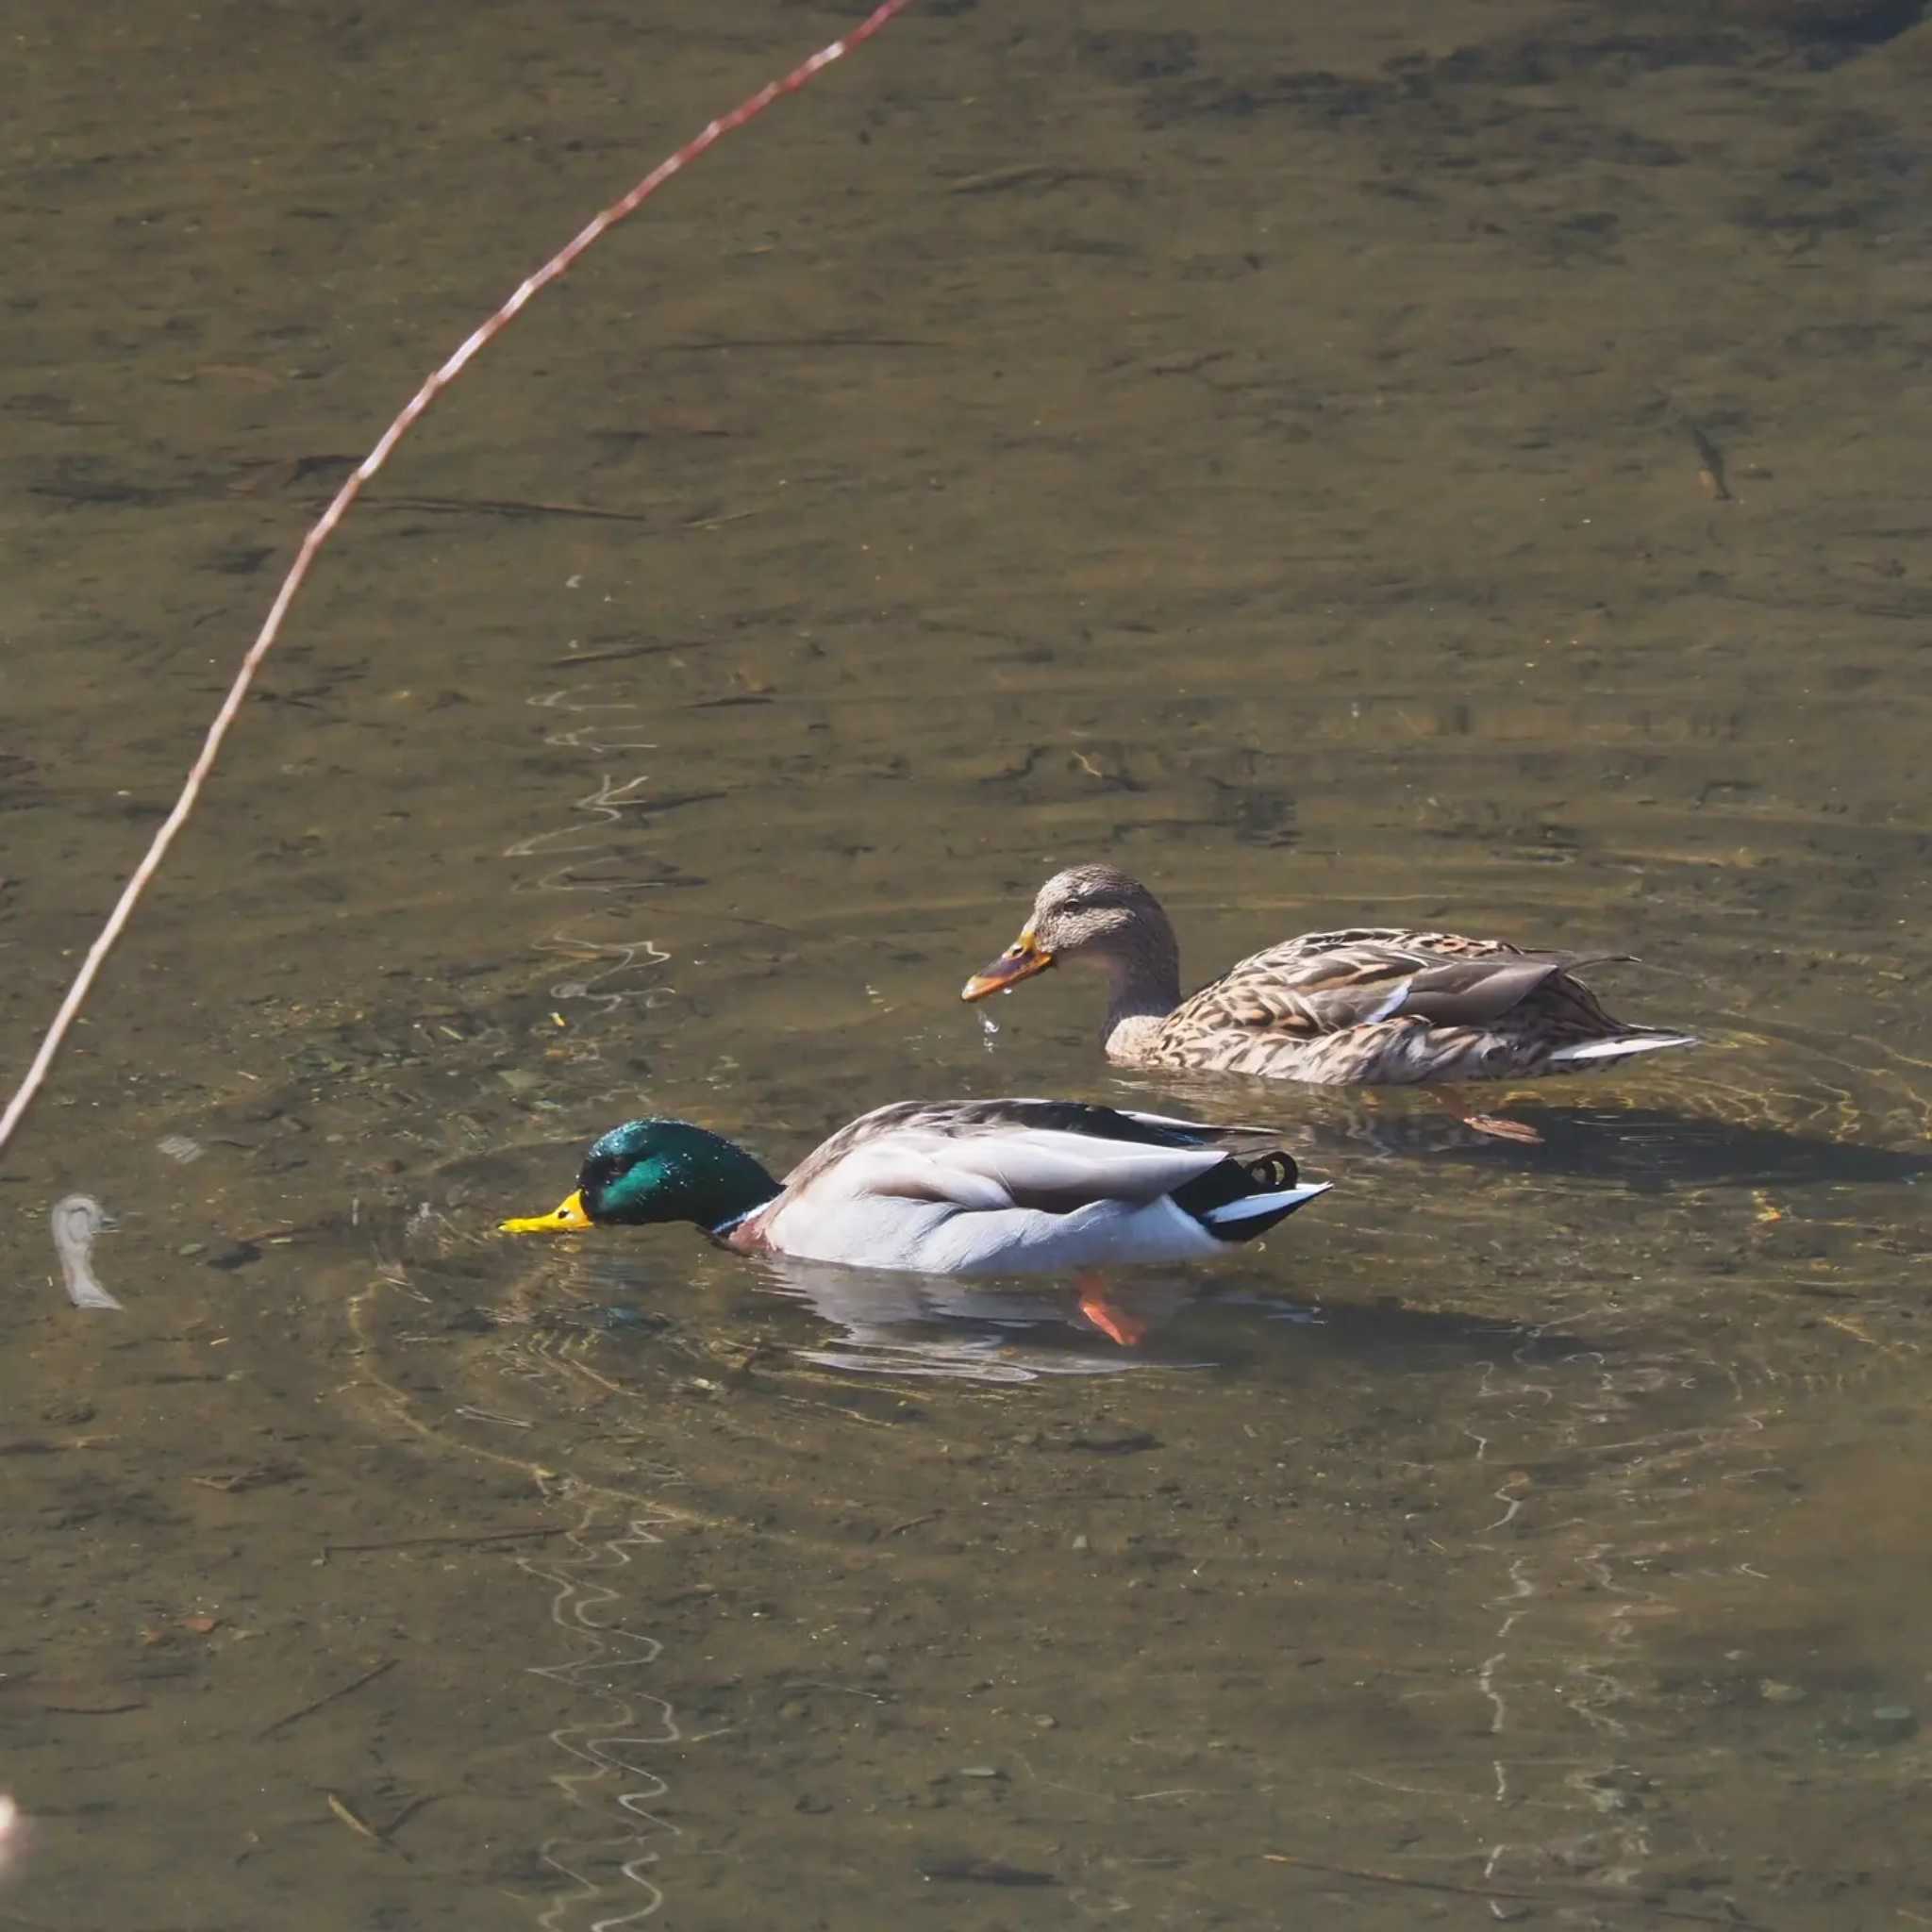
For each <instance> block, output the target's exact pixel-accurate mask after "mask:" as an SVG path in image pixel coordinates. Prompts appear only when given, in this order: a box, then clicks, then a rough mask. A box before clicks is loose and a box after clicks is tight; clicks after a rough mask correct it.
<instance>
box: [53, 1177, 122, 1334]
mask: <svg viewBox="0 0 1932 1932" xmlns="http://www.w3.org/2000/svg"><path fill="white" fill-rule="evenodd" d="M51 1218H52V1220H53V1224H54V1251H55V1253H56V1254H58V1256H59V1257H60V1272H61V1274H63V1275H65V1276H66V1279H67V1299H68V1300H69V1301H71V1302H72V1303H73V1304H74V1306H75V1307H76V1308H115V1309H118V1308H119V1307H120V1306H121V1304H120V1303H119V1302H117V1301H116V1300H115V1299H114V1297H113V1296H112V1295H110V1294H109V1293H108V1291H107V1290H106V1289H105V1288H103V1287H102V1286H101V1284H100V1282H99V1281H98V1280H97V1279H96V1278H95V1275H94V1270H93V1260H92V1255H93V1245H94V1237H95V1236H96V1235H98V1234H100V1233H101V1232H102V1231H103V1230H104V1229H106V1228H110V1227H112V1226H113V1225H114V1217H113V1216H112V1215H111V1214H109V1213H108V1210H107V1209H106V1208H103V1207H102V1206H101V1204H100V1203H99V1202H98V1201H96V1200H95V1199H94V1197H93V1196H92V1194H63V1195H62V1196H61V1197H60V1199H59V1200H58V1201H56V1202H55V1203H54V1212H53V1215H52V1217H51Z"/></svg>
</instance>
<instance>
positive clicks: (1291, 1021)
mask: <svg viewBox="0 0 1932 1932" xmlns="http://www.w3.org/2000/svg"><path fill="white" fill-rule="evenodd" d="M1627 957H1628V956H1627V955H1625V954H1621V953H1599V954H1592V955H1589V956H1585V955H1582V954H1578V953H1549V952H1527V951H1525V950H1524V949H1523V948H1522V947H1520V946H1511V945H1507V944H1505V943H1504V941H1501V940H1469V939H1462V938H1459V937H1458V936H1457V934H1455V933H1450V932H1407V931H1404V930H1402V929H1401V928H1399V927H1395V926H1360V927H1357V928H1354V929H1352V930H1350V931H1347V932H1312V933H1304V934H1303V935H1302V937H1301V938H1300V939H1294V940H1289V941H1286V942H1285V943H1283V944H1281V945H1278V946H1271V947H1269V949H1268V950H1267V951H1266V952H1265V953H1257V954H1256V955H1255V956H1254V957H1253V958H1249V959H1243V960H1242V961H1241V964H1240V965H1238V966H1236V967H1235V968H1234V969H1233V970H1232V971H1231V972H1229V973H1226V974H1224V975H1223V976H1222V977H1221V978H1220V979H1217V980H1215V981H1214V982H1213V984H1212V985H1210V986H1204V987H1203V988H1202V989H1201V991H1199V992H1196V993H1192V994H1191V995H1190V996H1189V997H1188V998H1187V999H1185V1000H1183V999H1182V998H1181V986H1180V954H1179V950H1178V949H1177V947H1176V946H1175V944H1174V927H1173V926H1172V925H1170V924H1168V918H1167V914H1166V913H1165V912H1163V911H1162V910H1161V908H1160V902H1159V901H1158V899H1156V898H1155V896H1154V894H1153V893H1152V892H1150V891H1148V890H1147V888H1146V887H1145V886H1143V885H1141V883H1140V881H1139V880H1137V879H1131V878H1129V877H1128V876H1127V875H1126V874H1125V873H1124V872H1116V871H1115V870H1114V868H1113V867H1112V866H1110V865H1077V866H1074V868H1073V869H1072V870H1071V871H1068V872H1063V873H1058V874H1055V876H1054V877H1052V878H1050V879H1048V880H1047V882H1046V884H1045V885H1043V886H1042V887H1041V889H1040V896H1039V898H1038V899H1036V900H1035V901H1034V903H1033V916H1032V918H1030V919H1029V920H1028V921H1027V922H1026V924H1025V928H1024V930H1023V931H1022V933H1021V934H1020V937H1019V938H1018V939H1017V940H1015V941H1013V943H1012V944H1011V945H1010V946H1008V948H1007V950H1006V951H1005V952H1004V953H1002V954H1001V955H1000V957H999V958H997V959H995V960H994V961H993V962H992V964H991V966H989V967H988V968H987V969H986V970H985V972H983V973H975V974H974V975H973V977H972V978H971V979H969V980H968V981H967V982H966V984H965V986H964V987H963V988H962V989H961V990H960V997H961V998H962V999H968V1000H980V999H984V998H985V997H986V996H987V994H989V993H993V992H1002V991H1005V990H1006V989H1007V988H1008V987H1010V986H1017V985H1018V984H1019V982H1020V981H1021V980H1023V979H1029V978H1031V977H1032V975H1033V974H1036V973H1041V972H1044V971H1045V970H1046V968H1047V967H1049V966H1057V965H1060V964H1062V963H1065V962H1069V961H1072V962H1075V963H1078V964H1081V965H1091V966H1097V967H1099V968H1100V969H1101V970H1102V971H1103V972H1105V973H1106V974H1107V975H1108V983H1109V986H1110V988H1111V991H1112V1004H1111V1005H1110V1006H1109V1007H1108V1015H1107V1034H1106V1041H1107V1054H1108V1058H1109V1059H1114V1060H1123V1061H1125V1062H1126V1063H1127V1064H1128V1065H1131V1066H1141V1067H1205V1068H1208V1069H1210V1070H1212V1071H1214V1072H1218V1073H1231V1074H1263V1075H1267V1076H1271V1077H1273V1078H1275V1079H1283V1080H1309V1081H1314V1082H1317V1083H1319V1084H1321V1085H1323V1086H1345V1085H1352V1084H1357V1083H1359V1084H1364V1085H1367V1084H1383V1085H1391V1086H1410V1085H1413V1084H1414V1083H1416V1082H1418V1081H1423V1080H1499V1079H1520V1078H1523V1077H1525V1076H1527V1075H1531V1074H1561V1073H1568V1072H1570V1071H1572V1070H1573V1069H1574V1068H1577V1067H1588V1066H1592V1065H1597V1064H1600V1063H1601V1062H1603V1061H1606V1060H1614V1059H1622V1058H1624V1057H1626V1056H1627V1055H1630V1054H1636V1053H1651V1052H1654V1051H1656V1049H1657V1048H1658V1047H1663V1046H1694V1045H1695V1044H1696V1043H1697V1042H1696V1041H1695V1040H1693V1039H1692V1038H1691V1036H1690V1035H1689V1034H1685V1033H1664V1032H1660V1031H1658V1030H1657V1028H1655V1027H1650V1026H1625V1025H1624V1024H1623V1023H1622V1022H1621V1021H1619V1020H1613V1019H1611V1018H1610V1016H1609V1014H1607V1012H1605V1011H1604V1009H1603V1008H1602V1007H1601V1006H1600V1005H1599V1004H1598V1002H1597V998H1596V995H1595V994H1594V993H1593V992H1591V990H1590V989H1589V988H1588V987H1587V986H1585V985H1584V984H1583V982H1582V981H1581V980H1580V979H1577V978H1576V977H1574V974H1572V972H1571V970H1570V969H1571V968H1573V967H1575V966H1587V965H1592V964H1596V963H1598V962H1600V961H1602V960H1605V959H1621V958H1627ZM1518 1138H1522V1136H1521V1135H1519V1136H1518Z"/></svg>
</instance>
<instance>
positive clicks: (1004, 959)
mask: <svg viewBox="0 0 1932 1932" xmlns="http://www.w3.org/2000/svg"><path fill="white" fill-rule="evenodd" d="M1052 964H1053V955H1052V954H1051V953H1048V952H1044V951H1042V950H1041V944H1040V941H1038V940H1037V939H1035V938H1034V937H1033V932H1032V928H1031V927H1028V929H1027V930H1026V931H1024V932H1023V933H1022V934H1021V935H1020V937H1019V938H1018V939H1016V940H1015V941H1013V943H1012V944H1011V945H1010V946H1008V948H1007V950H1006V951H1005V952H1004V953H1002V954H1001V955H1000V956H999V958H997V959H995V960H994V961H993V962H992V964H991V966H988V967H986V968H984V969H983V970H981V971H980V972H978V973H975V974H974V975H973V977H972V978H971V979H969V980H968V981H967V982H966V984H965V985H964V986H962V987H961V988H960V989H959V997H960V998H961V999H962V1000H983V999H984V998H985V997H986V996H987V994H988V993H991V992H1005V991H1006V990H1007V989H1008V987H1009V986H1018V985H1019V983H1020V982H1021V981H1022V980H1023V979H1031V978H1032V977H1033V975H1034V974H1036V973H1044V972H1045V971H1046V969H1047V968H1048V967H1049V966H1051V965H1052Z"/></svg>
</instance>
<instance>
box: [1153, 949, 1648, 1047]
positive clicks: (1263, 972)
mask: <svg viewBox="0 0 1932 1932" xmlns="http://www.w3.org/2000/svg"><path fill="white" fill-rule="evenodd" d="M1628 957H1629V956H1628V955H1626V954H1621V953H1595V954H1583V953H1568V952H1553V951H1535V952H1532V951H1529V950H1526V949H1525V948H1523V947H1520V946H1512V945H1509V944H1507V943H1506V942H1505V941H1501V940H1473V939H1465V938H1464V937H1462V935H1460V934H1459V933H1438V932H1407V931H1403V930H1400V929H1397V928H1393V927H1361V928H1357V929H1355V930H1352V931H1347V932H1332V933H1306V934H1304V935H1303V936H1302V937H1301V938H1300V939H1294V940H1290V941H1287V943H1286V944H1284V945H1279V946H1273V947H1270V948H1269V950H1268V951H1266V952H1264V953H1257V954H1255V955H1254V956H1253V957H1252V958H1247V959H1243V960H1242V961H1241V964H1240V965H1238V966H1236V967H1235V968H1234V969H1233V971H1232V972H1230V973H1228V974H1226V975H1225V977H1224V978H1222V979H1220V980H1218V981H1217V982H1216V983H1215V984H1214V985H1212V986H1209V987H1205V988H1203V989H1202V991H1200V992H1198V993H1196V994H1195V995H1194V996H1193V998H1192V999H1191V1000H1188V1001H1186V1002H1185V1003H1184V1004H1183V1006H1182V1007H1181V1008H1180V1009H1179V1010H1178V1011H1177V1012H1176V1013H1175V1015H1174V1023H1175V1024H1181V1023H1182V1022H1183V1017H1184V1016H1185V1019H1186V1021H1188V1022H1195V1023H1203V1022H1216V1023H1219V1024H1224V1025H1228V1026H1237V1027H1244V1028H1248V1029H1252V1030H1255V1031H1258V1032H1268V1033H1277V1034H1286V1035H1291V1036H1297V1037H1301V1038H1305V1039H1314V1038H1316V1037H1318V1036H1319V1035H1322V1034H1327V1033H1341V1032H1346V1031H1347V1030H1348V1029H1349V1028H1350V1027H1354V1026H1370V1025H1374V1024H1377V1023H1378V1022H1380V1021H1384V1020H1393V1019H1397V1018H1402V1017H1407V1016H1412V1017H1414V1018H1418V1019H1423V1020H1427V1021H1429V1022H1431V1023H1432V1024H1436V1025H1441V1026H1485V1025H1489V1024H1492V1023H1493V1022H1494V1021H1496V1020H1498V1019H1500V1018H1501V1017H1502V1016H1503V1015H1504V1014H1505V1013H1507V1012H1510V1011H1512V1010H1513V1009H1514V1008H1517V1007H1519V1006H1521V1005H1522V1004H1523V1002H1524V1000H1526V999H1528V998H1529V997H1530V995H1531V994H1533V993H1535V992H1537V991H1539V990H1541V988H1543V987H1546V986H1548V985H1550V984H1551V982H1552V981H1554V980H1557V979H1558V978H1559V977H1560V976H1562V975H1566V974H1569V973H1570V971H1571V970H1572V969H1573V968H1575V967H1578V966H1588V965H1593V964H1596V963H1599V962H1601V961H1603V960H1607V959H1621V958H1628ZM1566 990H1568V991H1574V993H1575V994H1579V995H1581V997H1582V999H1583V1000H1584V1001H1586V1002H1588V1003H1589V1004H1590V1006H1591V1007H1592V1008H1594V1006H1595V1001H1594V999H1593V997H1592V996H1591V994H1590V993H1589V992H1588V991H1586V990H1585V989H1584V988H1583V987H1582V986H1580V985H1578V984H1577V983H1576V982H1574V981H1566Z"/></svg>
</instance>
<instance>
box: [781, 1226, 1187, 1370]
mask: <svg viewBox="0 0 1932 1932" xmlns="http://www.w3.org/2000/svg"><path fill="white" fill-rule="evenodd" d="M758 1274H759V1276H760V1277H761V1284H762V1286H763V1287H764V1288H765V1289H767V1290H768V1291H771V1292H773V1293H774V1294H780V1295H784V1296H786V1297H787V1298H788V1299H790V1300H792V1301H797V1302H801V1303H803V1304H805V1305H806V1306H807V1307H809V1308H810V1309H811V1311H812V1312H813V1313H814V1314H815V1315H816V1316H818V1318H819V1319H820V1320H821V1321H823V1322H825V1323H827V1324H830V1325H831V1326H832V1327H834V1328H836V1329H838V1330H840V1331H841V1334H840V1338H839V1340H838V1341H837V1343H836V1344H834V1345H830V1346H824V1345H818V1344H813V1345H808V1346H806V1347H802V1348H798V1349H797V1350H795V1353H796V1354H797V1355H798V1356H799V1357H800V1358H801V1359H803V1360H806V1361H809V1362H816V1363H819V1364H821V1365H822V1366H824V1367H827V1368H841V1369H859V1370H865V1371H868V1372H872V1373H875V1374H876V1373H884V1374H900V1375H923V1376H931V1377H936V1378H941V1379H948V1380H963V1381H976V1382H1031V1381H1037V1380H1039V1379H1040V1378H1041V1377H1043V1376H1048V1375H1113V1374H1121V1373H1122V1372H1123V1371H1124V1370H1127V1369H1133V1368H1141V1367H1148V1366H1159V1367H1163V1368H1176V1367H1185V1368H1201V1367H1207V1366H1208V1363H1206V1362H1204V1361H1199V1360H1194V1361H1181V1360H1178V1359H1174V1358H1170V1357H1165V1356H1163V1355H1160V1354H1159V1353H1158V1352H1155V1353H1149V1352H1148V1347H1147V1345H1148V1344H1149V1343H1150V1342H1151V1341H1153V1339H1154V1338H1155V1336H1156V1335H1157V1334H1158V1331H1159V1330H1160V1329H1162V1328H1163V1327H1165V1326H1167V1325H1168V1324H1170V1323H1171V1322H1173V1321H1174V1318H1175V1317H1176V1316H1177V1315H1178V1314H1179V1313H1180V1312H1181V1311H1182V1310H1183V1309H1185V1308H1187V1307H1191V1306H1192V1305H1193V1304H1195V1303H1196V1302H1199V1301H1201V1300H1203V1299H1204V1298H1205V1297H1206V1296H1207V1295H1208V1294H1209V1293H1210V1292H1211V1289H1210V1286H1209V1284H1208V1283H1207V1282H1205V1281H1202V1280H1192V1279H1189V1278H1187V1277H1185V1276H1177V1275H1171V1274H1166V1273H1165V1272H1164V1271H1163V1272H1159V1273H1156V1272H1153V1271H1149V1270H1145V1269H1141V1270H1136V1271H1134V1272H1132V1273H1129V1274H1119V1275H1102V1274H1098V1273H1081V1274H1074V1275H1071V1276H1069V1277H1067V1278H1066V1279H1065V1280H1064V1281H1041V1280H1039V1279H1034V1280H1030V1281H1024V1282H1013V1283H1010V1284H1002V1283H999V1282H997V1281H961V1280H953V1279H949V1278H947V1277H945V1276H941V1275H931V1274H897V1273H893V1272H891V1271H888V1270H885V1269H877V1268H841V1267H839V1266H837V1265H836V1264H834V1263H831V1262H824V1261H804V1260H799V1259H797V1258H795V1257H791V1256H776V1255H774V1256H770V1257H765V1258H763V1259H762V1260H761V1261H760V1262H759V1263H758Z"/></svg>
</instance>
